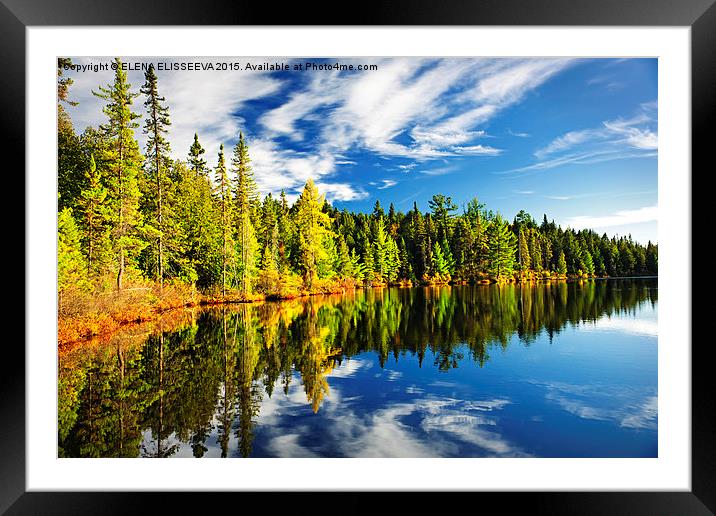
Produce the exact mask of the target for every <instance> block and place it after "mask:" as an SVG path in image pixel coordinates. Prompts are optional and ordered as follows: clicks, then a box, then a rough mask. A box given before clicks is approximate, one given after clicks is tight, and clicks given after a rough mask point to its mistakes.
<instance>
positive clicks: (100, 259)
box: [77, 156, 112, 275]
mask: <svg viewBox="0 0 716 516" xmlns="http://www.w3.org/2000/svg"><path fill="white" fill-rule="evenodd" d="M85 177H86V181H87V188H85V189H84V190H82V192H81V193H80V199H79V200H78V201H77V205H78V212H79V213H80V216H81V223H80V226H81V227H82V233H83V235H82V244H83V247H84V252H85V256H86V257H87V273H88V274H89V275H92V274H100V273H101V272H102V271H103V270H104V268H105V267H107V266H108V264H109V263H108V262H109V259H110V254H111V242H110V234H109V233H110V230H111V219H112V214H111V212H110V210H109V206H108V204H107V188H105V187H104V185H103V184H102V180H101V174H100V172H99V171H98V170H97V166H96V164H95V160H94V156H91V158H90V167H89V170H88V171H87V172H86V174H85Z"/></svg>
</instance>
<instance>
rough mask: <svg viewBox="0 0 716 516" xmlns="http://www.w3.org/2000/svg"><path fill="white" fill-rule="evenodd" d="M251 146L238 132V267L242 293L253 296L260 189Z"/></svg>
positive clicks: (235, 169)
mask: <svg viewBox="0 0 716 516" xmlns="http://www.w3.org/2000/svg"><path fill="white" fill-rule="evenodd" d="M250 162H251V160H250V158H249V151H248V146H247V145H246V143H245V142H244V135H243V134H242V133H239V141H238V143H237V144H236V146H235V147H234V156H233V158H232V165H233V168H234V173H235V175H236V195H235V198H236V209H235V217H236V245H237V258H238V264H237V268H236V273H237V281H238V286H239V291H240V292H241V293H242V294H244V295H249V294H251V289H252V285H251V284H252V281H253V279H254V277H255V276H256V271H257V263H256V262H257V251H258V241H257V239H256V231H255V229H254V224H253V220H252V219H253V218H254V213H255V212H256V206H257V204H258V190H257V187H256V181H255V180H254V177H253V172H252V171H251V167H250V166H249V163H250Z"/></svg>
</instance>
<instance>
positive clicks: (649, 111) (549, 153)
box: [498, 103, 658, 173]
mask: <svg viewBox="0 0 716 516" xmlns="http://www.w3.org/2000/svg"><path fill="white" fill-rule="evenodd" d="M655 110H656V104H655V103H643V104H641V105H640V106H639V108H638V112H637V114H636V115H634V116H632V117H630V118H617V119H615V120H605V121H603V122H602V124H601V125H600V126H599V127H589V128H585V129H576V130H573V131H568V132H566V133H564V134H562V135H560V136H558V137H557V138H555V139H553V140H552V141H551V142H549V143H548V144H547V145H546V146H544V147H542V148H540V149H537V150H536V151H535V152H534V157H535V158H536V159H537V160H538V161H537V162H536V163H532V164H529V165H525V166H523V167H518V168H514V169H511V170H507V171H504V172H498V173H514V172H528V171H537V170H548V169H553V168H558V167H562V166H565V165H586V164H593V163H601V162H605V161H613V160H619V159H630V158H648V157H654V156H656V155H657V148H658V136H657V132H656V112H655Z"/></svg>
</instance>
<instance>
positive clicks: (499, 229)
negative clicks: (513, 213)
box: [487, 215, 516, 280]
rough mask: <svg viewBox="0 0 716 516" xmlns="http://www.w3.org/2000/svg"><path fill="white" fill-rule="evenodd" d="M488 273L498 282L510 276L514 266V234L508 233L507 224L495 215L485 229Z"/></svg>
mask: <svg viewBox="0 0 716 516" xmlns="http://www.w3.org/2000/svg"><path fill="white" fill-rule="evenodd" d="M487 245H488V249H487V261H488V272H489V273H490V275H492V276H493V277H494V278H495V279H497V280H500V279H502V278H506V277H508V276H510V275H511V274H512V271H513V270H514V265H515V251H516V249H515V248H516V242H515V234H514V233H513V232H512V231H510V229H509V227H508V225H507V222H505V221H504V220H503V219H502V217H500V216H499V215H497V216H496V217H495V218H494V219H493V220H491V221H490V223H489V225H488V228H487Z"/></svg>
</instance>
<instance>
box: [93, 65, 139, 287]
mask: <svg viewBox="0 0 716 516" xmlns="http://www.w3.org/2000/svg"><path fill="white" fill-rule="evenodd" d="M115 65H116V71H115V75H114V83H113V84H110V85H108V86H107V87H106V88H105V87H100V88H99V90H100V91H99V92H93V93H94V94H95V95H96V96H98V97H99V98H101V99H104V100H106V101H107V104H106V105H105V106H104V108H103V109H102V111H103V113H104V114H105V115H106V116H107V118H108V121H107V123H106V124H103V125H100V130H101V131H102V134H103V136H104V137H105V138H106V139H107V140H108V142H109V146H108V147H107V149H106V155H105V156H104V157H103V160H104V162H105V163H106V164H107V167H108V169H109V170H108V174H107V175H105V177H106V179H107V183H108V186H109V196H108V197H109V204H110V206H111V207H112V210H113V211H114V213H115V220H114V221H113V234H112V237H113V238H112V241H113V244H114V252H115V255H116V260H117V290H122V285H123V283H122V281H123V278H124V274H125V270H126V268H127V264H128V262H129V264H130V265H132V264H133V260H134V259H135V258H136V256H137V254H138V253H139V252H140V251H141V250H142V249H143V248H144V247H145V246H146V242H144V241H143V239H142V236H141V233H140V231H141V229H142V226H143V221H142V217H141V214H140V213H139V197H140V192H139V185H138V179H137V178H138V174H139V171H140V169H141V163H142V156H141V155H140V153H139V146H138V144H137V141H136V140H135V138H134V129H135V128H136V127H137V126H138V124H137V122H135V121H134V120H135V119H137V118H138V117H139V115H138V114H136V113H133V112H132V110H131V105H132V102H133V100H134V98H135V97H136V96H137V95H138V94H136V93H131V92H130V84H129V83H128V82H127V74H126V72H124V71H123V70H122V63H121V61H120V60H119V59H118V58H117V59H115Z"/></svg>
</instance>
